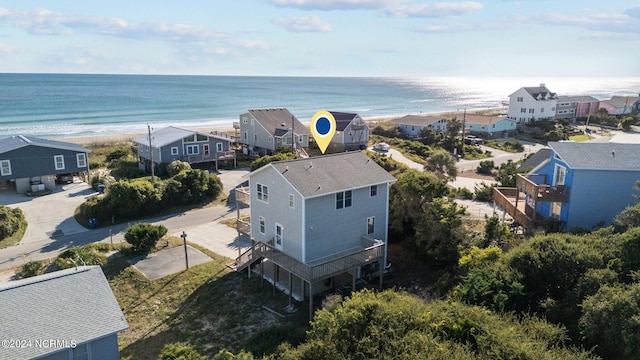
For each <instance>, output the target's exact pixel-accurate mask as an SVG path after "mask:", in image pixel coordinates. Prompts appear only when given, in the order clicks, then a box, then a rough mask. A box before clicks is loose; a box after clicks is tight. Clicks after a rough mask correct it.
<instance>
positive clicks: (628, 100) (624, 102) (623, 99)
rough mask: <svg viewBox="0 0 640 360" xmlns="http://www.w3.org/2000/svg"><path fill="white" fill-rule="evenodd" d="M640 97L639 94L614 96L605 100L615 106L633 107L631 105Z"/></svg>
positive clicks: (620, 107)
mask: <svg viewBox="0 0 640 360" xmlns="http://www.w3.org/2000/svg"><path fill="white" fill-rule="evenodd" d="M639 99H640V97H638V96H612V97H611V99H609V100H603V102H606V103H607V104H609V105H611V106H612V107H614V108H618V109H624V108H625V107H626V108H627V109H631V105H633V104H634V103H635V102H636V101H638V100H639Z"/></svg>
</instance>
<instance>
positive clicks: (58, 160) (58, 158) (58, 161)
mask: <svg viewBox="0 0 640 360" xmlns="http://www.w3.org/2000/svg"><path fill="white" fill-rule="evenodd" d="M53 163H54V166H55V168H56V170H64V155H53Z"/></svg>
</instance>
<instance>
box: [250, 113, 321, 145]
mask: <svg viewBox="0 0 640 360" xmlns="http://www.w3.org/2000/svg"><path fill="white" fill-rule="evenodd" d="M310 136H311V132H310V131H309V129H308V128H307V127H306V126H305V125H304V124H302V123H301V122H300V120H298V119H297V118H296V117H295V116H293V114H292V113H291V112H289V110H287V109H285V108H275V109H250V110H248V111H247V112H246V113H243V114H240V143H241V144H243V145H244V147H245V149H246V151H247V152H248V153H250V154H254V153H256V154H260V155H272V154H274V153H275V152H276V150H277V149H278V148H280V147H292V146H293V147H298V148H299V147H303V148H304V147H308V146H309V137H310Z"/></svg>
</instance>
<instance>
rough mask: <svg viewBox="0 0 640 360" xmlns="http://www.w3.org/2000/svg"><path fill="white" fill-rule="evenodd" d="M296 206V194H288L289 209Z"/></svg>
mask: <svg viewBox="0 0 640 360" xmlns="http://www.w3.org/2000/svg"><path fill="white" fill-rule="evenodd" d="M295 208H296V196H295V195H293V194H289V209H295Z"/></svg>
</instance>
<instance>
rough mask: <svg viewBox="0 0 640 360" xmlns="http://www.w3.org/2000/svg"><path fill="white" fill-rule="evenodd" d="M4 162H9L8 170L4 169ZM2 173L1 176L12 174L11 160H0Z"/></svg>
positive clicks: (0, 172)
mask: <svg viewBox="0 0 640 360" xmlns="http://www.w3.org/2000/svg"><path fill="white" fill-rule="evenodd" d="M4 164H7V170H8V171H6V172H5V171H4V168H5V166H4ZM0 175H1V176H10V175H11V160H0Z"/></svg>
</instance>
